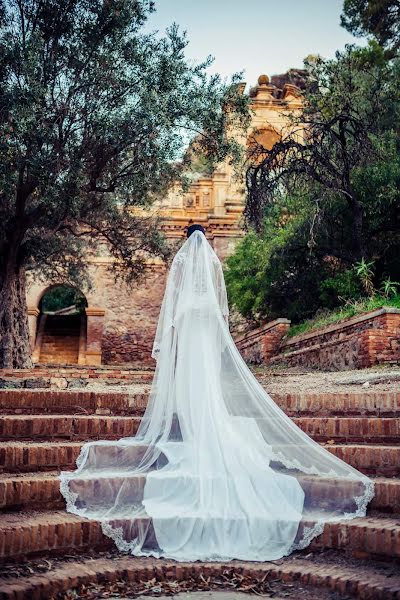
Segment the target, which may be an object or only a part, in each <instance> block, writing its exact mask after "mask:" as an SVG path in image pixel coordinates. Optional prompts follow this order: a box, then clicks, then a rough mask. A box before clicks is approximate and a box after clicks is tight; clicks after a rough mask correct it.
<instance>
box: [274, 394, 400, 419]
mask: <svg viewBox="0 0 400 600" xmlns="http://www.w3.org/2000/svg"><path fill="white" fill-rule="evenodd" d="M271 396H272V398H273V400H274V401H275V402H276V403H277V404H278V405H279V406H280V407H281V408H282V410H283V411H285V413H286V414H288V415H289V416H291V417H300V416H307V415H308V416H314V417H323V416H327V417H329V416H335V415H338V416H340V415H345V416H347V417H350V416H352V415H365V416H368V415H372V416H373V415H376V416H382V417H392V416H400V391H391V392H370V391H365V392H364V391H363V392H337V393H332V392H321V393H320V392H318V393H308V392H304V393H298V394H294V393H286V394H277V393H273V394H271Z"/></svg>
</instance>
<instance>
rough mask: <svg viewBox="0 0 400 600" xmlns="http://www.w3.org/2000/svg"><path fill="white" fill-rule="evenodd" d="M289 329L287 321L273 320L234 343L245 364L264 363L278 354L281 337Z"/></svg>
mask: <svg viewBox="0 0 400 600" xmlns="http://www.w3.org/2000/svg"><path fill="white" fill-rule="evenodd" d="M289 327H290V321H289V320H288V319H275V321H271V322H270V323H266V324H265V325H262V326H261V327H258V328H257V329H253V330H252V331H249V332H247V333H245V334H244V335H243V336H241V337H238V338H237V339H236V340H235V343H236V346H237V347H238V349H239V351H240V353H241V354H242V356H243V358H245V360H246V361H247V362H250V363H253V364H261V363H266V362H269V360H270V359H271V357H272V356H273V355H274V354H276V353H277V352H278V349H279V346H280V344H281V340H282V337H283V336H284V335H285V334H286V333H287V331H288V329H289Z"/></svg>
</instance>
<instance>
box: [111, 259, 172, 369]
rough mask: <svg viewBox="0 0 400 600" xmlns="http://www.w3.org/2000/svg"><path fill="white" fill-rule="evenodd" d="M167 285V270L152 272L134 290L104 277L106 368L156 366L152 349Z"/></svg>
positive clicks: (146, 274) (151, 270) (135, 284)
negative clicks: (140, 365) (123, 364)
mask: <svg viewBox="0 0 400 600" xmlns="http://www.w3.org/2000/svg"><path fill="white" fill-rule="evenodd" d="M165 281H166V270H165V269H162V268H161V269H149V270H147V271H146V273H145V275H144V277H143V279H141V280H140V281H139V282H138V283H133V284H132V285H131V286H127V285H125V284H119V285H118V284H115V282H114V280H113V278H112V276H111V275H109V274H107V275H105V276H104V297H105V316H104V321H105V322H104V330H103V338H102V362H103V363H104V364H121V363H131V364H132V363H138V364H142V365H153V364H154V360H153V359H152V358H151V349H152V346H153V340H154V335H155V331H156V327H157V321H158V315H159V312H160V306H161V302H162V298H163V294H164V288H165Z"/></svg>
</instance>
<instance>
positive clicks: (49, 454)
mask: <svg viewBox="0 0 400 600" xmlns="http://www.w3.org/2000/svg"><path fill="white" fill-rule="evenodd" d="M82 445H83V443H82V442H53V443H48V442H0V472H6V473H27V472H36V471H57V470H61V471H62V470H64V469H74V468H75V466H76V459H77V458H78V456H79V452H80V450H81V448H82Z"/></svg>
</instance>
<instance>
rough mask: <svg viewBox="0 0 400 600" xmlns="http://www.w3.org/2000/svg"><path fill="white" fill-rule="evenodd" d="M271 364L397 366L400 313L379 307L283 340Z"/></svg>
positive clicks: (399, 353) (332, 366)
mask: <svg viewBox="0 0 400 600" xmlns="http://www.w3.org/2000/svg"><path fill="white" fill-rule="evenodd" d="M270 362H271V364H278V363H279V364H285V365H287V366H301V367H314V368H318V369H327V370H342V369H361V368H365V367H370V366H372V365H377V364H398V363H400V310H399V309H397V308H390V307H387V308H381V309H379V310H375V311H372V312H369V313H365V314H363V315H358V316H356V317H352V318H350V319H346V320H343V321H340V322H339V323H335V324H333V325H330V326H328V327H325V328H323V329H319V330H316V331H313V332H311V333H307V334H303V335H298V336H295V337H292V338H288V339H286V340H284V341H283V342H282V344H281V346H280V349H279V353H278V354H276V355H275V356H273V357H272V358H271V360H270Z"/></svg>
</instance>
